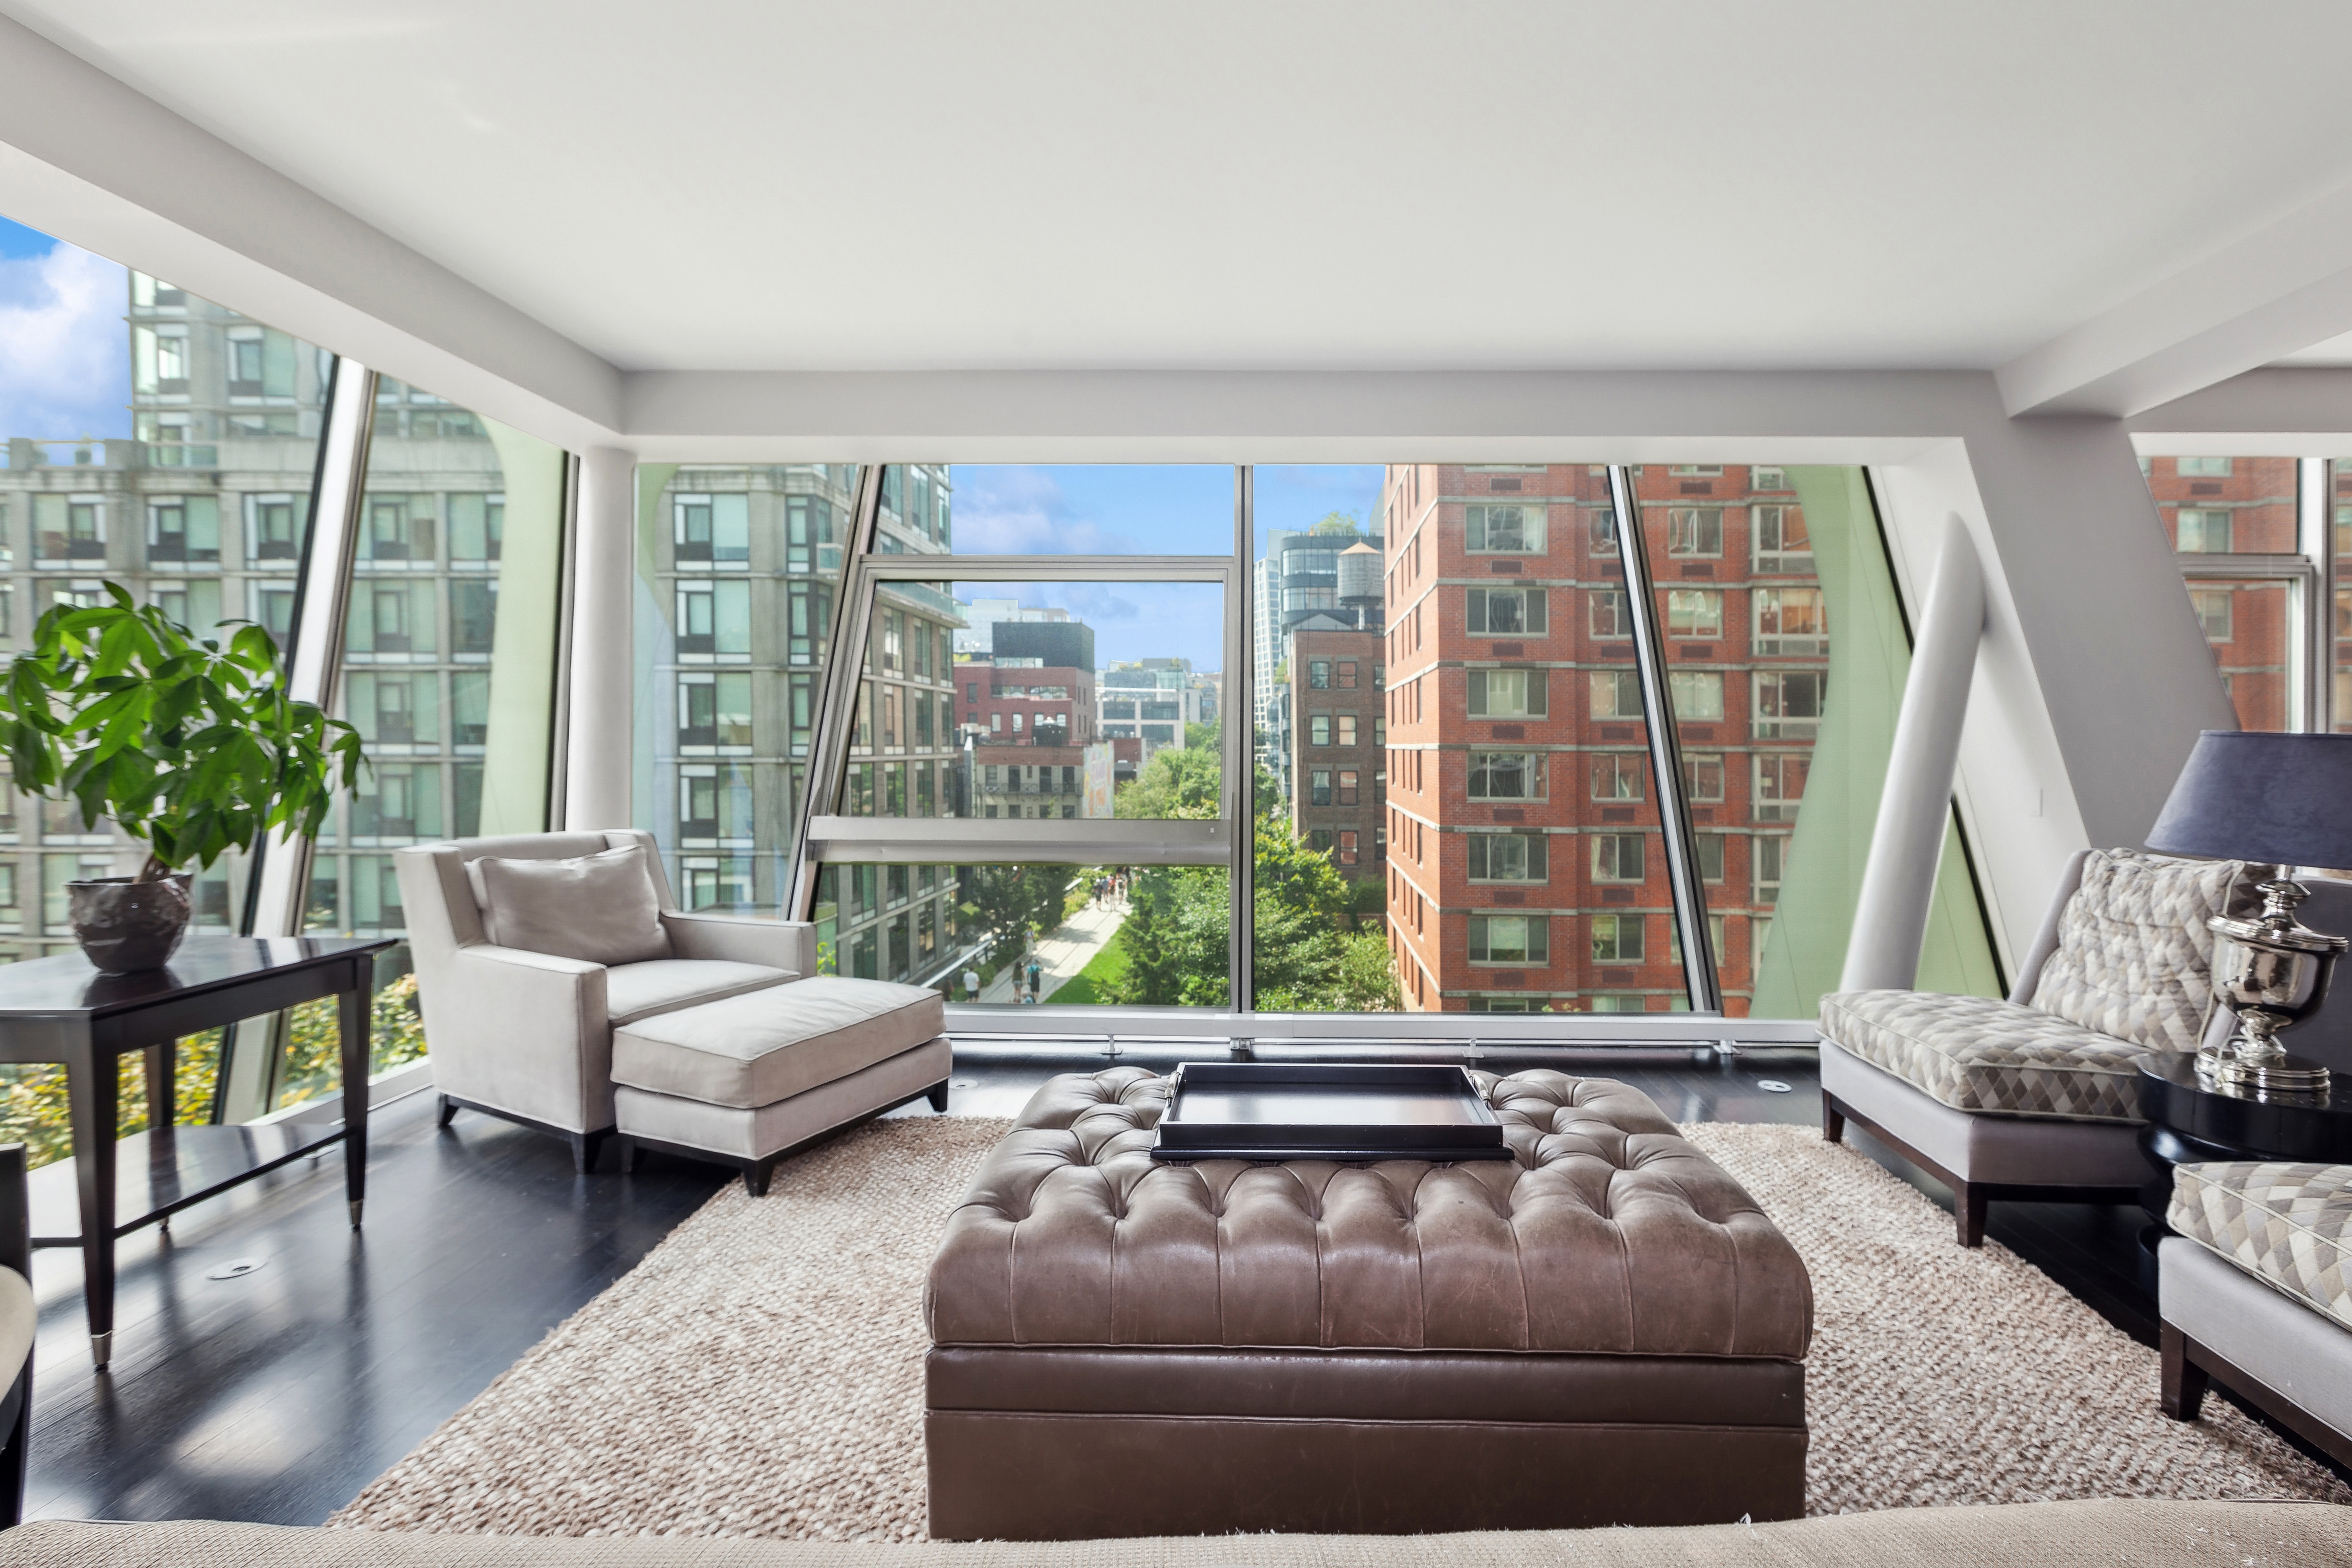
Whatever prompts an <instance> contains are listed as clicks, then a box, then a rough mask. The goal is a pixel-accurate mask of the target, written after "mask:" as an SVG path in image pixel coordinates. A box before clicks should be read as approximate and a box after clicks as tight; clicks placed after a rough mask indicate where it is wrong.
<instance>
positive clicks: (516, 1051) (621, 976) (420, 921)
mask: <svg viewBox="0 0 2352 1568" xmlns="http://www.w3.org/2000/svg"><path fill="white" fill-rule="evenodd" d="M632 846H641V847H643V849H644V851H645V854H644V857H643V860H644V864H645V868H646V875H647V876H648V877H649V878H650V879H651V880H652V883H653V894H654V901H655V904H656V907H657V909H658V910H659V919H660V927H661V933H660V937H659V938H658V939H656V943H657V945H658V944H659V943H666V944H667V956H657V957H650V958H646V959H643V960H640V961H638V962H634V963H613V964H605V963H592V962H589V961H587V960H585V959H580V958H569V957H559V956H556V955H554V954H551V953H546V952H527V951H524V950H522V949H520V948H516V947H500V946H497V945H494V944H493V943H492V942H490V940H489V937H488V932H487V931H486V928H485V924H484V919H483V914H482V909H481V906H480V904H479V903H478V900H477V895H476V890H475V889H476V884H475V882H474V881H473V880H471V879H469V878H468V877H467V866H468V864H469V863H471V862H473V861H476V860H479V859H483V858H496V859H501V860H569V859H574V858H579V857H583V856H593V855H600V854H603V853H604V852H606V851H608V850H614V849H624V848H627V847H632ZM394 863H395V865H396V867H397V868H398V874H399V878H400V894H401V901H402V902H403V904H404V906H405V907H406V910H407V915H408V941H409V946H410V948H411V950H412V951H413V952H414V953H415V962H416V979H417V994H418V999H419V1001H420V1003H421V1005H422V1006H423V1009H424V1013H425V1037H426V1038H427V1039H428V1040H429V1041H430V1042H431V1048H432V1060H433V1076H434V1082H435V1086H436V1089H438V1090H439V1092H440V1096H441V1124H442V1125H443V1126H446V1125H448V1122H449V1120H450V1118H451V1117H452V1116H454V1115H455V1114H456V1113H457V1110H459V1109H461V1108H462V1109H466V1110H479V1111H485V1112H488V1114H490V1115H492V1116H499V1117H503V1118H505V1119H506V1120H507V1121H517V1122H520V1123H521V1124H522V1125H524V1126H526V1127H531V1128H536V1129H538V1130H539V1131H543V1132H552V1133H554V1134H556V1135H557V1136H559V1137H562V1138H563V1139H565V1140H567V1141H569V1142H570V1143H571V1145H572V1163H573V1165H574V1167H575V1168H576V1169H578V1170H581V1171H583V1172H584V1171H587V1170H590V1169H592V1168H593V1166H594V1164H595V1163H596V1158H597V1154H598V1152H599V1151H600V1150H601V1148H602V1146H603V1144H604V1140H605V1139H606V1138H607V1137H608V1136H610V1135H611V1134H612V1132H613V1131H614V1113H613V1072H612V1068H613V1031H614V1029H615V1028H617V1027H620V1026H624V1025H626V1024H631V1023H635V1022H636V1021H637V1020H640V1019H644V1018H650V1017H653V1016H656V1015H658V1014H663V1013H671V1012H677V1011H678V1010H680V1009H682V1008H686V1007H692V1006H698V1005H701V1004H703V1003H706V1002H712V1001H717V1000H719V999H721V998H725V997H729V996H740V995H742V994H745V993H747V992H752V991H760V990H764V989H766V988H767V987H769V986H772V985H780V984H784V983H785V982H787V981H791V980H795V979H799V978H801V977H802V976H804V975H809V974H813V973H815V970H816V931H815V928H814V926H811V925H808V924H806V923H804V922H799V921H775V920H764V919H758V918H753V917H745V916H736V915H723V914H712V913H692V914H690V913H688V912H687V911H685V910H679V909H677V907H676V906H675V904H674V902H673V901H672V900H671V898H670V893H669V886H668V880H667V878H666V877H665V876H664V875H663V872H662V868H661V857H660V855H659V853H658V851H657V850H656V847H655V845H654V840H653V836H652V835H651V834H647V833H638V832H634V831H627V830H614V831H609V832H601V833H545V834H531V835H527V836H521V837H505V838H467V839H460V840H457V841H455V842H451V843H444V844H420V845H415V846H414V847H408V848H404V849H400V850H397V851H395V852H394Z"/></svg>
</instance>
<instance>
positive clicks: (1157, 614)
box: [955, 583, 1225, 674]
mask: <svg viewBox="0 0 2352 1568" xmlns="http://www.w3.org/2000/svg"><path fill="white" fill-rule="evenodd" d="M955 596H956V597H957V598H959V599H961V600H963V601H964V602H965V603H966V604H969V603H971V601H972V600H974V599H1013V600H1017V601H1019V602H1020V603H1021V604H1024V605H1029V606H1030V607H1032V608H1034V609H1044V608H1047V607H1049V606H1058V607H1060V608H1062V609H1066V610H1067V611H1069V612H1070V617H1071V618H1072V619H1073V620H1080V621H1084V622H1086V624H1087V625H1088V626H1092V627H1093V628H1094V632H1095V665H1096V667H1097V668H1104V669H1107V668H1109V667H1110V666H1111V665H1113V664H1116V663H1119V662H1123V661H1126V660H1129V659H1139V658H1189V659H1191V660H1192V668H1194V669H1195V670H1198V671H1200V672H1202V674H1207V673H1210V672H1212V671H1214V670H1218V669H1222V668H1224V662H1225V659H1224V651H1223V649H1224V635H1225V627H1224V600H1225V595H1224V590H1223V588H1221V587H1219V586H1218V585H1217V584H1214V583H958V584H956V585H955Z"/></svg>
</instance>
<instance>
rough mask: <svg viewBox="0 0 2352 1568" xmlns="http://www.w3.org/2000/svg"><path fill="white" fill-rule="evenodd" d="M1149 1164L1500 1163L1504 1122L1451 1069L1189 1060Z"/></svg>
mask: <svg viewBox="0 0 2352 1568" xmlns="http://www.w3.org/2000/svg"><path fill="white" fill-rule="evenodd" d="M1151 1157H1152V1158H1153V1159H1155V1160H1431V1161H1454V1160H1507V1159H1509V1158H1511V1151H1510V1149H1509V1147H1508V1146H1507V1144H1505V1142H1503V1124H1502V1122H1501V1121H1497V1120H1496V1116H1495V1112H1494V1110H1493V1109H1492V1108H1491V1107H1490V1106H1488V1105H1487V1103H1486V1100H1484V1099H1483V1098H1481V1097H1480V1095H1479V1093H1478V1086H1477V1084H1476V1083H1475V1082H1474V1081H1473V1080H1472V1079H1471V1077H1470V1074H1469V1071H1468V1069H1467V1068H1458V1067H1403V1066H1391V1065H1387V1064H1380V1065H1369V1064H1360V1063H1351V1062H1329V1063H1313V1064H1304V1063H1302V1064H1290V1063H1282V1064H1274V1063H1260V1062H1248V1063H1244V1062H1186V1063H1184V1064H1183V1065H1182V1066H1181V1067H1179V1068H1177V1069H1176V1071H1175V1074H1174V1076H1173V1077H1171V1079H1170V1080H1169V1092H1168V1111H1167V1114H1165V1115H1164V1116H1162V1117H1161V1118H1160V1133H1159V1137H1158V1139H1157V1141H1155V1142H1153V1144H1152V1146H1151Z"/></svg>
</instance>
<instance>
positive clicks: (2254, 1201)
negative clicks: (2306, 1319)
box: [2164, 1161, 2352, 1329]
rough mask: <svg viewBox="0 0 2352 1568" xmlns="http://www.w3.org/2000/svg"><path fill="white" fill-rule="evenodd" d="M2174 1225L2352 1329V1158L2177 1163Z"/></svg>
mask: <svg viewBox="0 0 2352 1568" xmlns="http://www.w3.org/2000/svg"><path fill="white" fill-rule="evenodd" d="M2164 1217H2165V1218H2166V1219H2167V1220H2168V1221H2169V1222H2170V1223H2171V1226H2172V1228H2173V1229H2174V1230H2176V1231H2178V1232H2179V1233H2180V1234H2181V1235H2182V1236H2185V1237H2188V1238H2189V1240H2191V1241H2194V1242H2196V1243H2198V1244H2199V1245H2200V1246H2202V1247H2208V1248H2210V1249H2211V1250H2212V1251H2214V1252H2216V1253H2218V1254H2220V1255H2221V1257H2223V1258H2228V1259H2229V1260H2230V1261H2231V1262H2232V1263H2234V1264H2236V1265H2237V1266H2238V1267H2239V1268H2242V1269H2244V1270H2245V1271H2246V1272H2247V1273H2249V1274H2251V1275H2252V1276H2253V1277H2254V1278H2255V1279H2259V1280H2261V1281H2263V1283H2264V1284H2266V1285H2270V1286H2273V1287H2274V1288H2275V1289H2280V1290H2283V1291H2284V1292H2285V1293H2286V1294H2288V1295H2290V1296H2293V1297H2294V1298H2295V1299H2296V1300H2301V1301H2307V1302H2309V1303H2310V1304H2311V1305H2312V1306H2314V1307H2316V1308H2318V1309H2319V1310H2321V1311H2323V1312H2325V1313H2326V1314H2327V1315H2328V1316H2329V1317H2331V1318H2333V1319H2335V1320H2336V1321H2337V1322H2339V1323H2341V1324H2343V1325H2344V1326H2345V1327H2346V1328H2347V1329H2352V1283H2347V1279H2346V1275H2347V1272H2352V1270H2347V1268H2346V1257H2347V1254H2352V1165H2291V1164H2284V1163H2256V1162H2253V1161H2231V1162H2228V1163H2213V1164H2204V1165H2176V1166H2174V1167H2173V1171H2172V1206H2171V1208H2170V1209H2169V1210H2168V1211H2167V1212H2166V1214H2165V1216H2164Z"/></svg>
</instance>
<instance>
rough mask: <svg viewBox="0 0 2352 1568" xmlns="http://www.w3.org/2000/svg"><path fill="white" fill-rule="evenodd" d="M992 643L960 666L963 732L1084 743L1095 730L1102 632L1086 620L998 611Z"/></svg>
mask: <svg viewBox="0 0 2352 1568" xmlns="http://www.w3.org/2000/svg"><path fill="white" fill-rule="evenodd" d="M988 629H989V633H990V637H991V648H990V651H989V652H988V654H987V655H986V656H985V658H984V659H983V658H982V656H981V655H972V656H970V657H968V658H966V659H965V660H964V661H963V662H961V663H960V664H958V665H957V666H956V668H955V672H954V679H955V681H956V683H957V684H958V685H959V686H960V687H961V692H960V693H959V696H960V698H961V713H962V716H963V717H962V726H963V727H962V731H961V733H962V734H964V735H968V736H970V737H971V738H972V739H973V741H974V742H976V743H977V744H979V745H982V746H1063V747H1076V748H1078V749H1080V750H1083V749H1084V748H1085V747H1087V745H1089V744H1091V743H1092V742H1093V741H1094V739H1095V735H1096V729H1095V724H1096V719H1095V669H1094V658H1095V634H1094V628H1093V627H1092V626H1087V624H1086V623H1085V622H1083V621H1073V620H1070V619H1068V618H1067V617H1066V616H1055V618H1054V619H1052V620H1043V619H1040V620H1013V619H1011V618H1003V619H999V620H996V621H993V622H991V623H989V627H988Z"/></svg>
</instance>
